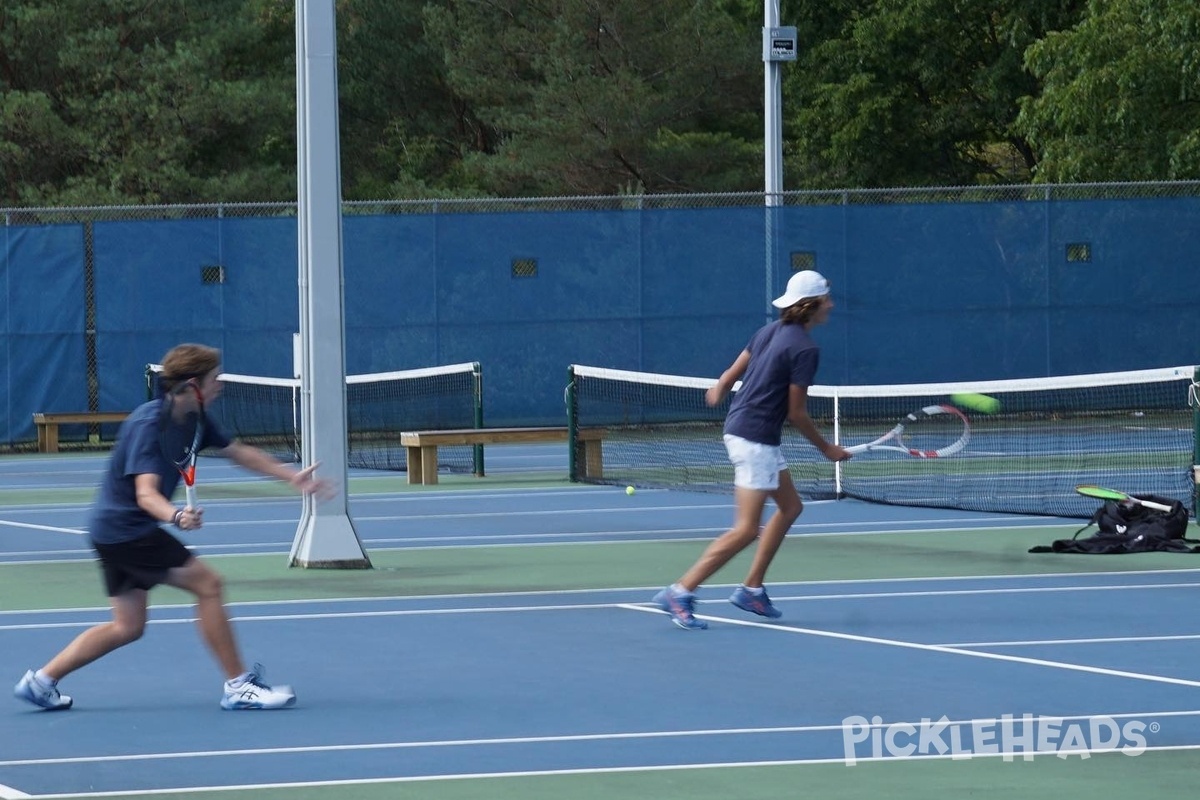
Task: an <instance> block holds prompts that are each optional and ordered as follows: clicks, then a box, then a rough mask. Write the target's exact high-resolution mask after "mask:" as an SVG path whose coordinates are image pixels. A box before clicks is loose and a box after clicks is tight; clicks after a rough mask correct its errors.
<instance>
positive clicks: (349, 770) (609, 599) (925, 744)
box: [0, 446, 1200, 800]
mask: <svg viewBox="0 0 1200 800" xmlns="http://www.w3.org/2000/svg"><path fill="white" fill-rule="evenodd" d="M563 459H564V457H563V455H562V453H561V447H558V448H554V447H539V446H529V447H507V448H498V449H496V450H495V451H494V452H492V453H489V465H490V473H491V476H490V477H488V478H486V479H478V478H470V477H459V476H447V477H446V478H445V479H444V481H443V483H442V484H441V485H440V486H438V487H409V486H407V485H405V484H404V483H403V480H404V479H403V476H401V475H390V474H386V473H378V472H366V471H354V472H353V473H352V477H351V485H350V489H351V498H352V499H351V510H352V515H353V518H354V520H355V524H356V527H357V529H358V532H359V535H360V536H361V537H362V539H363V540H364V543H365V545H366V547H367V549H368V551H369V553H370V555H371V558H372V561H373V563H374V565H375V569H373V570H371V571H349V572H326V571H314V570H289V569H288V568H287V567H286V556H287V551H288V548H289V546H290V543H291V539H292V536H293V534H294V532H295V527H296V522H297V519H298V515H299V510H300V508H299V505H300V504H299V501H298V500H296V499H295V498H293V497H290V496H286V495H285V494H282V493H280V491H279V489H278V487H277V486H275V485H273V484H271V483H268V482H264V481H260V480H257V479H253V478H248V477H246V476H245V474H244V473H240V472H238V471H236V469H235V468H233V467H230V466H227V465H226V464H224V463H223V462H221V461H220V460H217V459H204V460H203V462H202V464H201V474H202V476H203V478H202V480H203V482H204V486H203V491H204V494H203V495H202V496H203V497H205V498H206V505H207V509H208V511H207V514H206V519H207V524H206V527H205V528H204V529H203V530H202V531H200V532H197V533H195V534H187V536H188V539H189V541H190V543H191V544H192V545H193V546H194V547H195V548H196V550H197V551H198V552H199V553H201V554H203V555H205V556H207V557H209V558H211V559H212V560H213V562H214V563H215V564H216V566H217V567H218V568H219V569H220V570H221V571H222V572H223V573H224V574H225V575H226V577H227V580H228V593H229V596H230V599H231V601H232V603H233V604H232V611H233V613H234V615H235V618H236V627H237V630H238V633H239V636H240V638H241V640H242V644H243V649H244V650H245V653H246V655H247V657H248V658H249V659H252V660H261V661H262V662H263V663H264V664H266V665H267V667H268V675H269V677H270V678H271V679H274V680H277V681H280V682H286V683H292V684H293V685H294V686H295V687H296V691H297V695H298V697H299V703H298V705H297V707H296V708H294V709H291V710H287V711H281V712H274V713H258V714H231V713H227V712H223V711H221V710H220V709H219V708H218V706H217V700H218V699H219V694H218V691H217V690H218V688H219V685H220V683H219V677H218V675H217V671H216V669H215V667H214V665H213V663H212V662H211V659H210V658H209V656H208V654H207V653H206V652H205V651H204V649H203V647H202V646H201V644H200V642H199V639H198V637H197V635H196V632H195V630H194V627H193V625H192V624H191V610H190V608H189V607H188V605H187V604H186V602H185V600H186V598H185V596H184V595H182V594H180V593H177V592H174V591H173V590H170V589H163V590H158V591H157V592H156V595H155V600H156V604H155V607H154V609H153V612H152V618H151V624H150V626H149V628H148V631H147V635H146V637H145V638H144V639H143V640H142V641H140V642H137V643H135V644H133V645H131V646H129V647H127V648H125V649H123V650H120V651H118V652H116V653H114V654H112V655H111V656H109V657H107V658H105V659H103V660H102V661H100V662H98V663H97V664H94V665H91V666H90V667H88V668H85V669H84V670H82V671H80V672H79V673H76V674H75V675H72V676H70V677H69V678H68V679H67V680H66V681H64V684H63V690H64V691H65V692H67V693H68V694H71V695H72V696H73V697H74V698H75V707H74V708H73V709H72V710H71V711H69V712H65V713H64V712H58V713H49V712H40V711H36V710H33V709H31V708H28V709H27V708H26V707H24V706H23V705H22V704H19V703H18V702H17V701H15V700H12V701H9V703H10V704H9V709H8V711H6V712H5V713H4V724H3V725H0V797H3V798H5V799H6V800H7V799H8V798H23V797H65V796H71V797H89V796H95V797H98V796H104V797H120V796H146V795H149V794H161V793H171V794H182V795H183V796H187V797H222V798H229V797H234V796H237V797H255V798H258V797H264V798H265V797H271V796H275V795H282V794H284V793H286V794H287V796H288V797H297V796H299V797H306V798H324V797H330V798H332V797H345V796H353V797H367V798H370V797H421V798H465V797H489V798H504V797H512V798H517V797H521V798H528V797H562V796H569V797H582V798H591V797H595V798H600V797H605V798H607V797H618V796H665V797H693V798H709V797H711V798H727V797H730V796H738V795H745V794H753V795H755V796H760V797H797V796H801V795H802V794H803V795H805V796H820V797H862V796H870V795H879V796H887V797H928V796H930V795H934V794H944V793H950V792H953V793H955V794H965V793H967V792H968V791H970V792H972V793H973V795H972V796H989V795H990V794H995V795H997V796H1000V795H1005V796H1014V795H1015V796H1022V797H1051V796H1053V797H1057V798H1070V797H1106V796H1118V795H1119V796H1129V795H1130V794H1131V793H1133V792H1136V791H1137V790H1138V789H1139V788H1140V787H1144V786H1146V785H1151V784H1152V785H1154V786H1155V787H1156V791H1158V792H1159V793H1163V792H1165V791H1170V790H1171V789H1177V790H1179V791H1181V792H1182V791H1185V789H1186V787H1190V785H1191V784H1192V782H1193V780H1194V774H1195V772H1194V771H1195V769H1196V767H1197V766H1198V765H1200V755H1198V753H1200V692H1198V689H1200V666H1198V664H1200V647H1198V645H1197V642H1198V637H1200V629H1197V627H1196V625H1195V624H1194V623H1193V622H1192V621H1191V615H1189V614H1187V613H1186V609H1189V608H1190V607H1191V606H1192V604H1193V603H1194V602H1195V598H1196V596H1197V593H1198V590H1200V563H1195V562H1193V560H1192V558H1191V557H1190V556H1188V555H1177V554H1148V555H1138V556H1125V557H1088V556H1066V555H1050V554H1045V555H1043V554H1036V555H1033V554H1029V553H1027V552H1026V551H1027V550H1028V548H1029V547H1030V546H1032V545H1034V544H1045V543H1048V542H1049V541H1051V540H1052V539H1056V538H1063V537H1068V536H1070V535H1071V533H1073V532H1074V530H1075V529H1076V528H1077V527H1079V525H1080V524H1082V522H1080V521H1077V520H1070V519H1059V518H1046V517H1036V516H1022V515H1012V514H988V513H981V512H963V511H952V510H939V509H928V508H924V509H917V508H901V507H892V506H884V505H875V504H868V503H862V502H858V501H852V500H850V501H837V502H832V501H831V502H815V503H810V504H809V506H808V508H807V510H806V513H805V515H804V516H803V517H802V520H801V524H800V525H799V526H798V527H797V529H796V530H795V531H794V532H793V535H792V536H791V537H790V538H789V541H788V542H787V543H786V544H785V546H784V548H783V550H782V551H781V554H780V556H779V558H778V559H777V561H776V562H775V565H774V567H773V569H772V573H771V575H770V576H769V583H770V586H771V587H772V595H773V597H774V599H775V601H776V603H777V604H778V605H779V607H780V608H781V610H783V612H784V616H783V618H782V619H781V620H778V621H773V622H766V621H764V620H762V619H761V618H759V617H752V616H750V615H747V614H744V613H743V612H741V611H739V610H737V609H736V608H734V607H733V606H731V605H730V604H729V603H727V602H726V601H725V598H726V597H727V596H728V594H729V592H730V590H731V585H732V584H734V583H736V581H738V580H739V579H740V577H741V573H742V571H743V570H744V568H745V565H746V562H745V561H744V560H742V559H739V561H738V562H737V563H735V564H733V565H731V566H730V567H729V568H728V569H727V570H725V571H723V572H722V573H720V574H719V575H718V576H717V578H716V581H718V583H716V584H714V585H712V586H709V587H706V588H705V589H704V590H702V592H701V594H700V600H701V602H700V604H699V606H698V613H699V614H701V615H702V616H703V617H704V618H705V619H706V620H708V621H709V623H710V628H709V630H707V631H704V632H696V633H690V632H684V631H680V630H678V629H676V628H675V627H674V626H672V625H671V624H669V622H668V621H667V619H666V618H665V617H664V616H662V615H660V614H659V613H658V612H657V611H656V610H654V609H653V608H652V607H651V606H650V605H649V603H648V601H649V598H650V596H651V595H652V594H653V592H654V591H655V590H657V588H659V587H660V586H661V585H663V584H665V583H667V582H669V581H671V580H673V579H674V578H675V577H677V574H678V573H679V572H680V571H681V570H682V569H683V568H684V567H685V566H686V565H687V564H689V563H690V562H691V560H692V559H694V558H695V556H696V555H697V554H698V552H699V550H700V548H701V547H702V546H703V542H706V541H708V540H709V539H711V538H712V537H713V536H715V535H717V534H718V533H720V532H721V531H722V530H724V528H725V527H726V525H727V523H728V522H729V520H730V518H731V514H732V498H731V497H730V496H728V495H722V494H702V493H694V492H683V491H668V490H642V491H638V492H637V493H636V494H635V495H633V496H627V495H626V494H625V492H624V491H623V490H621V489H619V488H616V487H608V486H583V485H578V484H571V483H568V482H566V481H564V480H558V479H548V478H547V473H546V472H544V471H543V470H545V469H553V470H557V471H558V472H560V473H561V469H562V466H563V465H562V461H563ZM103 463H104V462H103V457H102V455H88V456H78V455H77V456H71V455H65V456H26V457H4V458H2V459H0V486H3V487H5V488H4V489H2V490H0V502H2V506H0V530H2V531H3V534H4V535H3V536H0V543H2V545H0V675H7V676H8V678H9V679H10V680H11V681H13V682H15V681H16V679H17V678H18V677H19V676H20V674H21V673H22V672H23V671H24V670H25V669H28V668H30V667H34V666H38V665H39V664H40V663H41V662H42V661H43V660H44V659H46V658H47V657H48V656H49V655H50V654H52V653H53V652H55V651H56V650H57V649H58V648H60V647H61V646H62V645H63V644H65V643H66V641H67V640H69V639H70V638H71V637H73V636H74V635H75V634H76V633H78V632H79V631H80V630H82V628H83V627H84V626H86V625H89V624H93V623H95V622H97V621H101V620H103V619H105V618H106V616H107V609H106V608H105V606H104V604H103V598H102V593H101V591H100V583H99V578H98V576H97V574H96V570H95V567H94V566H93V565H92V563H91V560H90V553H89V552H88V549H87V547H86V541H85V539H84V538H83V537H82V536H81V535H80V531H81V530H82V529H83V527H84V525H85V520H86V512H87V505H86V504H87V500H88V498H89V497H90V494H91V487H92V486H93V485H94V483H95V480H96V477H97V474H98V471H99V470H100V469H101V467H102V465H103ZM1176 610H1177V611H1176ZM851 763H852V764H853V765H851Z"/></svg>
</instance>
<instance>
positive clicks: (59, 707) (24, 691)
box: [13, 670, 72, 711]
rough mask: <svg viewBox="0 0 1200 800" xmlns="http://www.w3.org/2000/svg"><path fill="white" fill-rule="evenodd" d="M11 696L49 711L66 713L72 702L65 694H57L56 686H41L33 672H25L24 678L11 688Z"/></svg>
mask: <svg viewBox="0 0 1200 800" xmlns="http://www.w3.org/2000/svg"><path fill="white" fill-rule="evenodd" d="M13 696H14V697H16V698H17V699H18V700H24V701H25V702H27V703H33V704H34V705H35V706H41V707H42V708H46V709H49V710H51V711H66V710H67V709H68V708H70V707H71V702H72V701H71V698H69V697H67V696H66V695H65V694H59V692H58V687H57V686H51V687H49V688H47V687H45V686H43V685H42V682H41V681H39V680H38V679H37V678H35V677H33V670H29V671H28V672H26V673H25V677H23V678H21V680H19V681H17V685H16V686H15V687H13Z"/></svg>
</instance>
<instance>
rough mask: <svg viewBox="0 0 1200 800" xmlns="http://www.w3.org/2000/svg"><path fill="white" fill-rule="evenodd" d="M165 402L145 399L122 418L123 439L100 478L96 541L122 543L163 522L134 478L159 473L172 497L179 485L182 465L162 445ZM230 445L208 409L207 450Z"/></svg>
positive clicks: (92, 526) (93, 526)
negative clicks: (144, 502) (141, 497)
mask: <svg viewBox="0 0 1200 800" xmlns="http://www.w3.org/2000/svg"><path fill="white" fill-rule="evenodd" d="M161 407H162V400H161V399H157V400H151V401H150V402H148V403H143V404H142V405H140V406H138V407H137V408H136V409H135V410H134V412H133V413H132V414H130V415H129V417H128V418H127V419H126V420H125V421H124V422H123V423H121V429H120V431H119V432H118V434H117V443H116V446H115V447H113V453H112V458H111V459H110V460H109V462H108V469H106V470H105V472H104V478H103V480H102V481H101V482H100V489H99V491H98V492H97V493H96V502H95V504H94V505H93V506H92V514H91V519H90V520H89V522H88V534H89V535H90V536H91V538H92V541H93V542H98V543H100V544H117V543H119V542H129V541H133V540H134V539H140V538H141V537H143V536H145V535H147V534H148V533H151V532H153V531H154V529H155V528H156V527H158V526H159V524H161V523H160V522H159V521H158V520H156V519H155V518H154V517H152V516H150V515H149V514H147V513H146V512H145V511H143V510H142V509H141V508H140V507H139V506H138V504H137V490H136V489H135V487H134V479H135V478H136V477H137V476H138V475H144V474H148V473H154V474H156V475H158V479H159V489H160V490H161V491H162V493H163V494H164V495H165V496H167V497H171V496H172V495H173V494H174V493H175V489H176V487H178V486H179V481H180V480H181V477H180V475H179V470H177V469H176V468H175V465H174V464H172V463H171V462H170V461H168V460H167V457H166V456H164V455H163V453H162V448H161V447H159V444H158V413H159V409H160V408H161ZM228 446H229V438H228V437H227V436H226V435H225V433H224V432H223V431H222V430H221V429H220V428H218V427H217V425H216V423H214V422H213V419H212V417H210V416H208V415H207V414H206V415H205V418H204V440H203V441H202V442H201V449H204V448H208V447H215V448H217V449H221V448H224V447H228Z"/></svg>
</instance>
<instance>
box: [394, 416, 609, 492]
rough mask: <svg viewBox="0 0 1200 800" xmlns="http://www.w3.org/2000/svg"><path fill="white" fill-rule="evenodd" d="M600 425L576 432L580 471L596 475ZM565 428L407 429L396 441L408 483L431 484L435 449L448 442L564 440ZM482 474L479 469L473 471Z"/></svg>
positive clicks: (598, 471) (600, 468)
mask: <svg viewBox="0 0 1200 800" xmlns="http://www.w3.org/2000/svg"><path fill="white" fill-rule="evenodd" d="M603 436H604V431H603V429H602V428H586V429H581V430H580V431H579V433H578V439H579V443H580V449H581V450H582V453H580V454H579V456H580V457H581V458H582V459H583V464H584V467H583V468H584V474H585V475H587V476H589V477H600V475H601V474H602V472H603V459H602V457H601V451H600V447H601V439H602V438H603ZM567 439H568V436H567V429H566V428H459V429H457V430H446V431H409V432H405V433H401V434H400V444H401V445H402V446H403V447H404V450H405V454H406V456H407V458H408V482H409V483H419V484H424V485H426V486H432V485H433V484H435V483H437V482H438V460H437V449H438V447H440V446H449V445H485V444H536V443H540V442H565V441H567ZM476 474H477V475H479V476H480V477H483V476H482V470H481V469H480V470H479V471H477V473H476Z"/></svg>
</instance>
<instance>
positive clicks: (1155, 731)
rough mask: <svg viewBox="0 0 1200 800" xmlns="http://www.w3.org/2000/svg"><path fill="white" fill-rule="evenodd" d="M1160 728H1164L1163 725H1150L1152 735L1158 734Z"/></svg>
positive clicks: (1155, 723)
mask: <svg viewBox="0 0 1200 800" xmlns="http://www.w3.org/2000/svg"><path fill="white" fill-rule="evenodd" d="M1160 728H1162V725H1159V724H1158V723H1157V722H1151V723H1150V732H1151V733H1158V731H1159V729H1160Z"/></svg>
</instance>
